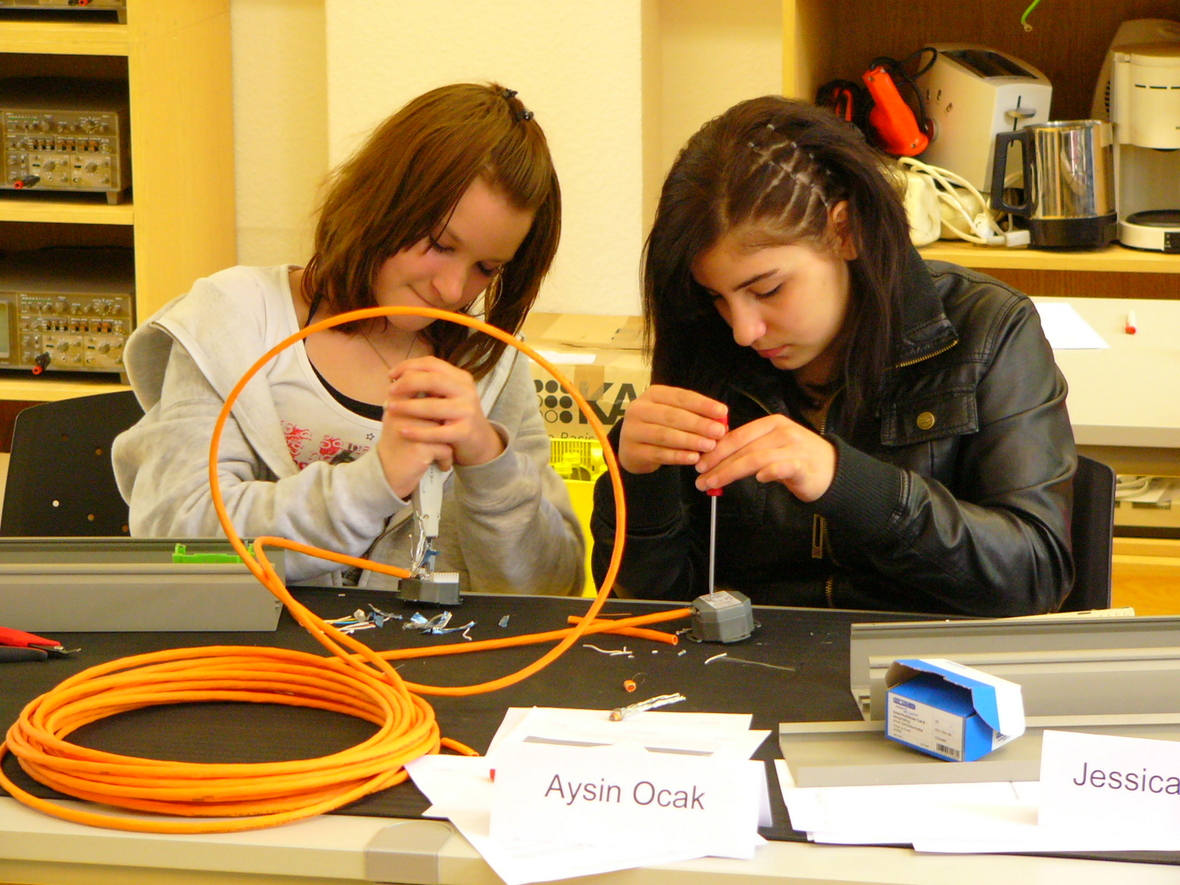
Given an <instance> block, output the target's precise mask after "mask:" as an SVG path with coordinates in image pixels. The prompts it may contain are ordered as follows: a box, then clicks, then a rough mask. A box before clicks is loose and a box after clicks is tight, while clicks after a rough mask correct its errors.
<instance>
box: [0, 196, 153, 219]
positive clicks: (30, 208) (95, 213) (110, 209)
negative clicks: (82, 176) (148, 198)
mask: <svg viewBox="0 0 1180 885" xmlns="http://www.w3.org/2000/svg"><path fill="white" fill-rule="evenodd" d="M2 193H3V192H0V221H33V222H36V221H40V222H48V223H56V224H134V223H135V206H134V204H132V203H130V202H127V203H119V204H117V205H114V206H112V205H110V204H109V203H97V202H93V201H89V202H82V201H80V200H69V199H65V200H52V199H38V200H27V199H20V200H17V199H4V197H3V196H2ZM47 195H48V194H47V192H45V191H42V192H41V193H39V194H37V195H36V196H38V197H45V196H47Z"/></svg>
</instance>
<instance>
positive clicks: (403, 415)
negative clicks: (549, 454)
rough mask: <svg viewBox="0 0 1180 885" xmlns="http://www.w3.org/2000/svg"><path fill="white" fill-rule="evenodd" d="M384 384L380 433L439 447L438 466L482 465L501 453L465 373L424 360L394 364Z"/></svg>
mask: <svg viewBox="0 0 1180 885" xmlns="http://www.w3.org/2000/svg"><path fill="white" fill-rule="evenodd" d="M389 380H390V385H389V393H388V394H387V396H386V400H385V419H384V421H385V428H386V430H393V431H394V432H395V433H396V434H397V435H398V436H399V437H400V438H401V439H402V440H404V441H406V442H409V443H416V444H418V445H423V446H430V447H434V448H435V449H441V448H445V449H446V456H445V457H436V458H434V459H433V460H436V461H438V462H439V466H440V467H443V468H444V469H447V468H450V467H451V465H452V463H454V464H459V465H462V466H472V465H475V464H486V463H487V462H488V461H491V460H492V459H493V458H495V457H497V456H498V455H499V454H500V453H501V452H503V451H504V443H503V441H502V440H501V439H500V435H499V434H498V433H496V430H495V428H493V427H492V425H491V422H489V421H488V419H487V417H486V416H485V415H484V413H483V407H482V406H481V405H480V402H479V392H478V391H477V390H476V388H475V379H474V378H472V377H471V374H470V373H469V372H465V371H464V370H463V369H460V368H457V367H456V366H452V365H451V364H450V363H448V362H446V361H444V360H440V359H438V358H437V357H432V356H426V357H419V358H418V359H412V360H406V361H405V362H402V363H399V364H398V365H396V366H394V368H393V371H391V372H390V373H389ZM382 436H383V437H384V436H385V432H383V433H382ZM423 469H425V468H423Z"/></svg>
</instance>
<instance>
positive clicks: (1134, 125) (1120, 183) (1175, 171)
mask: <svg viewBox="0 0 1180 885" xmlns="http://www.w3.org/2000/svg"><path fill="white" fill-rule="evenodd" d="M1172 24H1174V23H1172ZM1178 30H1180V26H1178ZM1163 33H1165V34H1168V30H1167V29H1165V31H1164V32H1163ZM1116 40H1117V38H1116ZM1109 96H1110V99H1109V100H1110V121H1111V123H1112V124H1113V128H1114V140H1115V181H1116V201H1117V208H1118V218H1119V234H1118V238H1119V241H1120V242H1121V243H1122V244H1123V245H1124V246H1130V247H1131V248H1134V249H1150V250H1154V251H1157V252H1177V253H1180V40H1174V39H1166V38H1165V39H1156V40H1153V41H1151V42H1134V43H1121V44H1116V45H1112V46H1111V49H1110V92H1109Z"/></svg>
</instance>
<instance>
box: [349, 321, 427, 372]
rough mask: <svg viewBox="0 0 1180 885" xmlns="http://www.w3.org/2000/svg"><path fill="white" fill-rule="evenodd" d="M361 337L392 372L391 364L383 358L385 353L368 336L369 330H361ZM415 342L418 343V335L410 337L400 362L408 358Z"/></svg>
mask: <svg viewBox="0 0 1180 885" xmlns="http://www.w3.org/2000/svg"><path fill="white" fill-rule="evenodd" d="M361 337H362V338H364V339H365V343H366V344H368V345H369V347H370V348H371V349H372V351H373V353H375V354H377V359H379V360H381V363H382V364H383V365H384V366H385V368H386V369H388V370H389V371H391V372H392V371H393V366H391V365H390V364H389V360H387V359H386V358H385V354H383V353H382V352H381V351H380V350H378V349H377V345H376V344H374V343H373V339H372V338H370V337H369V332H368V330H367V329H366V330H365V331H363V332H361ZM417 343H418V336H417V335H414V336H413V337H411V338H410V346H409V347H408V348H406V352H405V355H404V356H403V357H402V358H401V362H405V361H406V360H408V359H409V358H410V354H411V353H413V352H414V345H416V344H417Z"/></svg>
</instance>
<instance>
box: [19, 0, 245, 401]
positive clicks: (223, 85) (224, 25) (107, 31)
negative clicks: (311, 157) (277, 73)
mask: <svg viewBox="0 0 1180 885" xmlns="http://www.w3.org/2000/svg"><path fill="white" fill-rule="evenodd" d="M0 13H2V17H0V76H36V75H52V76H71V75H73V76H85V77H98V78H105V79H123V80H126V81H127V83H128V87H129V92H130V113H131V176H132V191H131V198H130V199H129V200H127V201H126V202H123V203H120V204H118V205H107V204H106V202H105V200H102V201H101V202H100V201H96V200H90V199H86V197H91V196H95V195H77V194H66V195H64V196H60V197H58V196H55V195H54V194H52V193H50V192H46V191H42V192H37V191H35V190H33V191H29V192H26V193H19V194H18V193H15V192H13V191H7V190H5V191H0V247H3V248H5V249H14V250H15V249H32V248H37V247H39V246H59V245H118V246H132V247H134V251H135V285H136V319H137V322H142V321H143V320H144V319H146V318H147V317H148V316H150V315H151V314H152V313H154V312H155V311H156V310H157V309H158V308H159V307H161V306H162V305H164V304H165V303H167V302H168V301H169V300H171V299H172V298H173V297H175V296H176V295H179V294H181V293H182V292H185V291H187V290H188V289H189V287H190V286H191V285H192V283H193V281H194V280H196V279H197V278H198V277H201V276H205V275H207V274H209V273H212V272H214V271H216V270H219V269H221V268H224V267H228V266H230V265H232V264H234V263H235V258H236V251H237V246H236V231H235V216H234V176H233V82H232V64H231V48H230V15H229V0H127V14H126V23H125V24H120V23H116V22H113V21H112V22H109V23H108V22H105V21H104V22H96V21H93V20H85V19H83V17H82V15H79V20H78V21H76V22H74V21H64V20H61V16H60V14H59V15H58V16H57V17H56V18H55V20H32V21H27V20H25V21H22V20H16V19H15V18H14V13H13V12H12V11H11V10H8V11H5V10H3V9H2V8H0ZM98 198H99V199H101V195H98ZM52 374H53V377H51V378H32V377H29V378H23V377H0V401H3V400H21V401H30V402H32V401H45V400H55V399H64V398H67V397H71V396H80V395H84V394H86V393H98V392H104V391H107V390H112V389H119V385H117V384H111V383H109V382H98V381H95V380H93V379H88V378H86V377H85V373H77V374H75V375H67V374H66V373H63V372H57V373H52Z"/></svg>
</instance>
